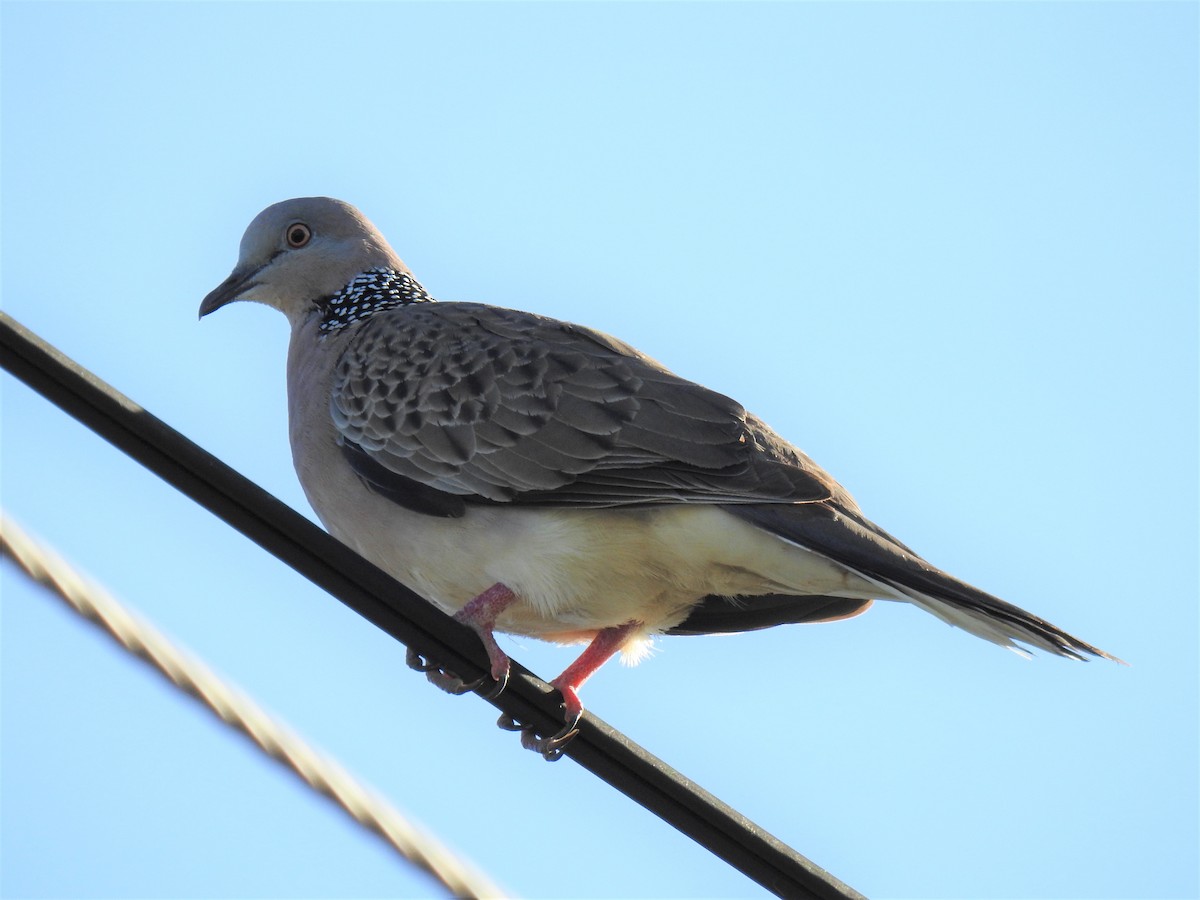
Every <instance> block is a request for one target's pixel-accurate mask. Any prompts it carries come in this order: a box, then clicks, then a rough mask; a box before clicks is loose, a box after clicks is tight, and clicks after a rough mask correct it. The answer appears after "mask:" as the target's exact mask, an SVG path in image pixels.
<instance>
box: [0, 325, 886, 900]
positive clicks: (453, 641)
mask: <svg viewBox="0 0 1200 900" xmlns="http://www.w3.org/2000/svg"><path fill="white" fill-rule="evenodd" d="M0 349H2V350H3V356H2V358H0V362H2V363H3V365H4V368H6V369H7V370H8V371H10V372H11V373H13V374H14V375H15V376H16V377H18V378H20V379H21V380H22V381H24V382H25V383H26V384H28V385H29V386H30V387H32V388H33V389H34V390H36V391H38V392H39V393H41V394H42V395H43V396H44V397H46V398H47V399H48V400H50V401H51V402H53V403H55V404H56V405H58V406H59V407H60V408H61V409H63V410H64V411H65V412H67V413H69V414H70V415H72V416H74V417H75V418H76V419H78V420H79V421H80V422H82V423H83V424H84V425H86V426H88V427H89V428H91V429H92V430H93V431H95V432H96V433H97V434H99V435H100V436H101V437H103V438H104V439H105V440H107V441H109V442H110V443H111V444H113V445H114V446H115V447H117V448H119V449H120V450H122V451H124V452H125V453H127V454H129V456H131V457H133V458H134V459H135V460H137V461H138V462H140V463H141V464H142V465H144V466H145V467H146V468H148V469H150V470H151V471H152V472H154V473H155V474H156V475H158V476H159V477H160V478H162V479H163V480H164V481H166V482H167V483H169V484H171V485H173V486H174V487H176V488H177V489H178V490H180V491H182V492H183V493H184V494H187V495H188V496H189V497H191V498H192V499H193V500H195V501H196V502H197V503H199V504H200V505H201V506H204V507H205V508H206V509H208V510H210V511H211V512H212V513H214V514H215V515H217V516H219V517H220V518H221V519H223V520H224V521H225V522H227V523H228V524H229V525H231V526H233V527H234V528H236V529H237V530H238V531H240V532H242V533H243V534H244V535H246V536H247V537H249V538H250V539H251V540H253V541H255V542H256V543H257V544H258V545H259V546H261V547H262V548H263V549H264V550H266V551H268V552H269V553H272V554H273V555H275V556H276V557H277V558H279V559H280V560H282V561H283V562H285V563H287V564H288V565H289V566H291V567H292V568H293V569H295V570H296V571H297V572H299V573H300V574H301V575H304V576H305V577H306V578H308V579H309V580H310V581H312V582H313V583H314V584H316V585H318V586H319V587H322V588H324V589H325V590H326V591H328V592H329V593H330V594H332V595H333V596H334V597H336V598H337V599H338V600H340V601H341V602H342V603H344V604H346V605H347V606H349V607H350V608H351V609H353V610H354V611H355V612H357V613H358V614H359V615H361V616H363V617H364V618H365V619H367V620H368V621H370V622H372V623H373V624H374V625H376V626H377V627H378V628H380V629H382V630H383V631H386V632H387V633H388V634H390V635H391V636H392V637H394V638H395V639H396V640H398V641H400V642H402V643H404V644H406V645H408V646H409V647H410V648H412V649H413V650H416V651H417V652H418V653H420V654H421V655H422V656H423V657H425V658H426V659H432V660H436V661H437V662H438V663H440V664H442V665H444V666H445V667H446V668H447V669H449V670H451V671H453V672H455V673H456V674H458V675H459V676H461V677H462V678H463V679H464V680H467V681H470V680H472V679H475V678H479V677H480V676H482V675H484V674H486V673H487V672H489V671H490V665H489V663H488V660H487V654H486V653H485V651H484V649H483V645H482V644H481V643H480V641H479V638H478V637H477V636H476V635H475V633H474V632H473V631H471V630H470V629H469V628H467V627H466V626H464V625H461V624H459V623H458V622H455V621H454V620H453V619H451V618H450V617H449V616H447V615H445V614H444V613H442V612H441V611H440V610H438V609H437V608H436V607H434V606H433V605H432V604H430V603H427V602H425V601H424V600H423V599H421V598H420V597H419V596H418V595H416V594H414V593H413V592H412V591H410V590H408V589H407V588H406V587H404V586H403V585H402V584H400V583H399V582H398V581H396V580H395V579H393V578H391V577H390V576H389V575H387V574H386V573H385V572H383V571H382V570H380V569H378V568H376V567H375V566H373V565H371V564H370V563H369V562H367V561H366V560H365V559H363V558H362V557H360V556H359V555H358V554H356V553H354V551H352V550H351V549H350V548H349V547H347V546H346V545H344V544H342V543H340V542H339V541H337V540H335V539H334V538H332V537H331V536H330V535H328V534H326V533H325V532H324V531H322V530H321V529H319V528H318V527H317V526H316V525H314V524H313V523H312V522H310V521H308V520H307V519H306V518H304V517H303V516H301V515H300V514H299V513H297V512H296V511H295V510H293V509H290V508H289V507H288V506H286V505H285V504H283V503H281V502H279V500H277V499H276V498H275V497H273V496H271V495H270V494H269V493H267V492H266V491H264V490H263V489H262V488H260V487H259V486H258V485H256V484H254V482H252V481H249V480H248V479H246V478H244V477H243V476H242V475H240V474H239V473H238V472H236V471H234V470H233V469H232V468H230V467H229V466H227V465H226V464H225V463H223V462H221V460H219V459H217V458H216V457H215V456H213V455H212V454H210V453H208V452H207V451H205V450H204V449H202V448H201V447H198V446H197V445H196V444H194V443H192V442H191V441H189V440H188V439H187V438H185V437H184V436H183V435H181V434H180V433H179V432H177V431H175V430H174V429H172V428H170V427H169V426H167V425H166V424H165V423H163V422H162V421H160V420H159V419H157V418H155V417H154V416H152V415H150V413H148V412H146V411H145V410H144V409H142V408H141V407H140V406H138V405H137V404H136V403H134V402H133V401H131V400H130V399H129V398H128V397H125V396H124V395H122V394H121V393H120V392H118V391H116V390H115V389H114V388H112V387H110V386H109V385H107V384H105V383H104V382H103V381H101V380H100V379H98V378H97V377H96V376H95V375H93V374H92V373H91V372H89V371H88V370H86V369H84V368H83V367H82V366H80V365H79V364H78V363H76V362H74V361H73V360H71V359H69V358H68V357H66V356H65V355H64V354H62V353H61V352H60V351H58V350H57V349H55V348H54V347H52V346H50V345H49V344H47V343H46V342H45V341H43V340H41V339H40V338H39V337H37V336H36V335H35V334H33V333H32V332H30V331H29V330H28V329H26V328H24V327H23V326H21V325H19V324H18V323H17V322H15V321H14V320H13V319H12V318H11V317H10V316H8V315H7V314H5V313H0ZM486 699H487V702H489V703H491V704H492V705H493V706H495V707H496V708H498V709H500V710H501V711H502V712H504V714H505V715H506V716H507V717H510V718H512V719H513V720H515V721H517V722H520V723H528V724H531V725H533V726H535V727H536V728H537V729H538V730H539V733H541V734H552V733H554V732H555V731H557V730H558V729H559V728H560V727H561V725H562V721H561V718H560V705H559V695H558V693H557V691H554V690H553V689H551V688H550V686H549V685H547V684H546V683H545V682H543V681H541V680H540V679H538V678H537V677H536V676H534V675H533V673H531V672H530V671H529V670H528V669H525V668H524V667H522V666H521V665H519V664H518V663H516V662H515V661H514V662H513V666H512V673H511V676H510V678H509V683H508V687H507V688H506V689H505V691H504V692H503V693H502V694H500V695H499V696H498V697H494V698H486ZM768 725H769V723H767V722H766V720H765V719H764V722H763V727H764V728H766V727H768ZM565 755H566V756H569V757H570V758H571V759H573V760H574V761H575V762H577V763H579V765H581V766H583V767H584V768H586V769H588V770H589V771H591V772H592V773H593V774H595V775H597V776H598V777H600V778H602V779H604V780H605V781H607V782H608V783H609V784H610V785H612V786H613V787H615V788H616V789H617V790H619V791H621V792H622V793H624V794H625V795H626V796H628V797H630V798H631V799H632V800H634V801H635V802H637V803H639V804H641V805H642V806H643V807H645V808H646V809H648V810H650V811H651V812H652V813H654V814H655V815H657V816H659V817H660V818H662V819H663V820H664V821H666V822H668V823H669V824H671V825H672V826H674V827H675V828H677V829H678V830H679V831H681V832H683V833H684V834H686V835H687V836H688V837H690V838H692V839H693V840H694V841H696V842H697V843H698V844H700V845H701V846H703V847H705V848H706V849H707V850H709V851H710V852H711V853H713V854H715V855H717V856H719V857H720V858H721V859H723V860H725V861H726V862H727V863H729V864H730V865H731V866H733V867H734V868H736V869H738V871H740V872H742V873H743V874H745V875H746V876H747V877H749V878H752V879H753V880H754V881H756V882H758V883H759V884H760V885H762V886H763V887H765V888H766V889H767V890H769V891H771V892H773V893H775V894H777V895H779V896H781V897H788V898H807V897H811V898H819V900H847V898H861V897H862V895H861V894H859V893H858V892H857V891H855V890H854V889H853V888H850V887H848V886H847V885H845V884H843V883H842V882H841V881H839V880H838V879H837V878H834V877H833V876H832V875H830V874H829V873H828V872H826V871H825V870H824V869H822V868H821V867H820V866H818V865H816V864H815V863H813V862H812V861H811V860H809V859H807V858H805V857H804V856H802V855H801V854H799V853H797V852H796V851H795V850H793V849H792V848H791V847H789V846H788V845H787V844H785V843H783V842H782V841H780V840H779V839H778V838H776V837H775V836H774V835H772V834H770V833H769V832H767V831H764V830H763V829H762V828H760V827H758V826H757V825H755V824H754V823H753V822H751V821H750V820H749V819H747V818H746V817H745V816H743V815H741V814H740V813H739V812H737V810H735V809H733V808H731V807H730V806H729V805H727V804H725V803H722V802H721V801H720V800H718V799H717V798H716V797H714V796H713V795H712V794H710V793H708V792H707V791H705V790H703V789H702V788H700V787H699V786H698V785H696V784H695V783H694V782H692V781H691V780H689V779H687V778H685V777H684V776H683V775H681V774H680V773H679V772H676V771H675V770H674V769H672V768H671V767H670V766H668V765H667V764H666V763H664V762H663V761H662V760H660V759H658V758H657V757H655V756H654V755H653V754H651V753H648V752H647V751H646V750H645V749H643V748H642V747H640V746H638V745H637V744H635V743H634V742H632V741H630V740H629V739H628V738H627V737H625V736H624V735H623V734H621V733H620V732H618V731H616V730H615V729H613V728H612V727H611V726H609V725H607V724H606V723H605V722H603V721H602V720H600V719H599V718H597V717H596V716H594V715H592V714H590V713H587V714H585V715H584V717H583V719H582V720H581V721H580V723H579V735H578V736H577V737H576V738H575V739H574V740H573V741H571V743H570V744H568V745H567V748H566V754H565Z"/></svg>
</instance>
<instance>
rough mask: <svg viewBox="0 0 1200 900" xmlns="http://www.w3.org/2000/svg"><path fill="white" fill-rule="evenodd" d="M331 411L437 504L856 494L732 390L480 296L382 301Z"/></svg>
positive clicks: (345, 359)
mask: <svg viewBox="0 0 1200 900" xmlns="http://www.w3.org/2000/svg"><path fill="white" fill-rule="evenodd" d="M330 411H331V414H332V417H333V421H334V424H335V426H336V427H337V430H338V432H339V433H340V435H341V438H342V440H343V444H344V449H345V452H346V456H347V458H348V459H349V461H350V463H351V465H353V466H354V468H355V470H356V471H357V472H358V473H359V474H360V475H361V476H362V477H363V478H364V479H365V480H366V481H367V482H368V483H369V484H370V485H371V486H372V487H374V488H375V489H377V490H379V491H381V492H382V493H385V494H388V495H389V496H391V497H392V498H393V499H395V500H397V502H401V503H404V504H405V505H408V506H410V507H412V508H414V509H418V510H420V511H422V512H429V513H431V514H435V515H461V513H462V504H464V503H467V502H492V503H519V504H523V505H557V506H568V507H605V506H621V505H645V504H675V503H692V502H703V503H752V502H785V503H786V502H805V501H808V502H811V501H819V500H824V499H827V498H829V497H831V496H839V497H840V496H842V495H844V492H843V491H842V490H841V488H840V487H839V486H838V485H837V484H836V483H835V482H834V481H833V479H832V478H830V477H829V476H828V475H827V474H826V473H825V472H823V471H822V470H821V469H820V468H819V467H817V466H816V465H815V464H814V463H812V461H811V460H809V459H808V458H807V457H805V456H803V454H800V453H799V452H798V451H796V450H794V448H791V447H790V446H789V445H787V444H786V443H785V442H784V441H782V439H780V438H778V436H776V435H774V434H773V433H772V432H771V431H770V429H768V428H767V427H766V426H765V425H763V424H762V423H761V422H759V420H757V419H755V418H754V417H753V416H751V415H749V414H747V413H746V411H745V410H744V409H742V407H741V406H740V405H739V404H737V403H736V402H734V401H733V400H731V399H729V398H728V397H725V396H723V395H721V394H718V393H715V392H713V391H710V390H708V389H706V388H703V387H701V386H700V385H697V384H694V383H692V382H689V381H686V380H684V379H682V378H680V377H678V376H677V375H674V374H673V373H671V372H669V371H668V370H667V369H665V368H663V367H662V366H661V365H659V364H658V363H657V362H655V361H654V360H652V359H650V358H648V357H646V356H644V355H642V354H640V353H638V352H637V351H636V350H634V349H633V348H631V347H629V346H627V345H625V344H622V343H621V342H619V341H617V340H615V339H613V338H610V337H608V336H607V335H603V334H601V333H599V332H595V331H591V330H589V329H585V328H582V327H579V326H575V325H569V324H567V323H564V322H559V321H555V320H553V319H547V318H543V317H541V316H536V315H533V314H531V313H523V312H518V311H514V310H508V309H501V308H497V307H491V306H484V305H479V304H470V303H428V304H419V305H412V306H407V307H403V308H400V309H397V310H394V311H390V312H388V313H384V314H379V315H376V316H373V317H372V318H371V319H370V320H368V321H367V322H365V323H364V324H363V325H362V326H361V327H360V328H359V329H358V330H357V331H356V332H355V333H354V334H353V336H352V337H351V338H350V341H349V343H348V345H347V347H346V348H345V350H344V351H343V353H342V355H341V357H340V358H339V361H338V363H337V365H336V370H335V377H334V385H333V391H332V396H331V403H330ZM847 500H848V497H847ZM849 502H851V503H852V501H849Z"/></svg>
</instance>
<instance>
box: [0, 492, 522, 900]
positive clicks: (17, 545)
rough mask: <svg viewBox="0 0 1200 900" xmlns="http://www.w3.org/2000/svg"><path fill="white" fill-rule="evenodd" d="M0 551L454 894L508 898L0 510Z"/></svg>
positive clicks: (343, 770) (432, 838) (377, 796)
mask: <svg viewBox="0 0 1200 900" xmlns="http://www.w3.org/2000/svg"><path fill="white" fill-rule="evenodd" d="M0 555H3V556H7V557H9V558H11V559H12V560H13V562H15V563H16V564H17V566H19V567H20V568H21V569H22V570H23V571H24V572H25V574H26V575H28V576H29V577H30V578H31V579H33V581H35V582H37V583H38V584H40V585H42V586H43V587H45V588H47V589H48V590H50V591H52V592H53V593H54V594H56V595H58V596H59V597H60V598H62V599H63V600H65V601H66V603H67V605H68V606H69V607H70V608H71V609H73V610H74V611H75V612H77V613H79V615H81V616H83V617H84V618H85V619H88V620H89V621H91V622H94V623H95V624H97V625H99V626H100V627H101V628H103V629H104V630H105V631H106V632H107V633H108V634H109V635H110V636H111V637H112V638H113V639H114V640H116V642H117V643H118V644H119V645H120V646H121V647H123V648H124V649H125V650H127V651H129V652H130V653H132V654H133V655H134V656H137V657H139V658H141V659H142V660H144V661H146V662H148V663H149V664H150V665H151V666H153V667H154V668H155V669H157V670H158V671H159V672H160V673H162V675H164V676H165V677H166V678H167V680H168V681H170V682H171V683H172V684H173V685H175V687H177V688H179V689H180V690H181V691H184V692H185V693H187V694H190V695H191V696H192V697H194V698H196V699H197V700H199V701H200V702H201V703H203V704H204V705H205V706H206V707H207V708H208V709H209V710H211V711H212V712H213V713H215V714H216V715H217V716H218V717H219V718H220V719H221V720H222V721H223V722H224V723H225V724H226V725H228V726H229V727H231V728H233V729H235V730H236V731H240V732H242V733H243V734H245V735H246V736H247V737H249V738H250V740H252V741H253V742H254V743H255V744H256V745H257V746H258V747H259V749H261V750H262V751H263V752H264V753H266V754H267V755H268V756H270V757H272V758H273V759H275V760H277V761H278V762H280V763H282V764H283V765H285V766H287V767H288V768H289V769H291V770H292V771H293V772H295V773H296V775H298V776H300V778H301V780H303V781H304V783H305V784H307V785H308V786H309V787H310V788H312V789H313V790H314V791H317V792H318V793H320V794H324V795H325V796H326V797H328V798H330V799H331V800H333V801H334V802H335V803H337V804H338V806H340V807H342V809H344V810H345V811H346V812H347V813H348V814H349V815H350V816H351V818H353V819H354V821H355V822H357V823H358V824H359V825H361V826H362V827H363V828H366V829H368V830H370V831H373V832H375V833H376V834H378V835H379V836H380V837H382V838H383V839H384V840H385V841H387V843H388V844H390V845H391V847H392V848H393V849H394V850H395V851H396V852H397V853H399V854H400V856H402V857H403V858H404V859H405V860H407V861H408V862H410V863H412V864H413V865H414V866H417V867H418V868H420V869H422V870H424V871H425V872H427V873H428V874H429V875H431V876H433V877H434V878H436V879H437V880H438V881H439V882H441V883H442V885H443V886H444V887H445V888H446V890H447V891H448V892H450V894H451V895H453V896H455V897H467V898H490V897H503V896H505V895H504V893H503V892H502V891H501V890H500V889H499V888H498V887H496V886H495V885H494V884H492V882H491V881H489V880H488V879H487V878H486V877H485V876H484V875H482V874H480V873H479V872H477V871H476V870H475V869H474V868H473V867H472V866H470V865H469V864H468V863H466V862H465V861H463V860H461V859H459V858H458V857H457V856H456V855H455V854H454V853H452V852H451V851H450V850H448V849H447V848H446V847H444V846H443V845H442V844H441V843H439V842H438V841H437V840H436V839H435V838H434V837H432V836H431V835H429V834H428V833H426V832H424V831H423V830H422V829H421V828H419V827H417V826H416V825H414V824H412V823H411V822H409V821H408V820H407V819H405V817H404V816H402V815H401V814H400V813H399V812H397V811H396V810H395V809H394V808H393V807H392V806H390V805H389V804H388V803H387V801H386V800H384V799H383V798H382V797H380V796H379V795H378V794H376V793H374V792H373V791H371V790H370V789H369V788H367V787H365V786H364V785H363V784H361V783H360V782H359V781H357V780H356V779H355V778H354V776H352V775H351V774H350V773H349V772H347V771H346V770H345V769H343V768H342V767H341V766H340V765H338V764H337V763H336V762H335V761H334V760H332V759H330V758H329V757H328V756H325V755H324V754H321V753H318V752H317V751H316V750H315V749H313V748H312V747H311V746H309V745H308V744H307V743H306V742H305V741H304V739H303V738H301V737H300V736H299V735H297V734H296V733H295V732H293V731H291V730H290V729H289V728H287V727H286V726H285V725H283V724H282V723H281V722H279V721H278V720H275V719H273V718H271V716H269V715H268V714H267V713H266V712H265V711H264V710H263V709H262V708H261V707H259V706H258V704H256V703H255V702H254V701H253V700H251V699H250V698H249V697H248V696H247V695H246V694H244V693H243V692H242V691H240V690H238V689H237V688H235V687H233V686H232V685H230V684H227V683H226V682H224V681H222V680H221V679H220V678H219V677H217V675H215V674H214V673H213V672H212V670H211V669H209V668H208V667H207V666H206V665H204V663H202V662H201V661H200V660H198V659H197V658H196V657H194V656H192V655H191V654H188V653H186V652H185V651H183V650H181V649H180V648H178V647H176V646H175V645H174V644H172V643H171V642H170V641H169V640H168V639H167V638H166V637H164V636H163V635H162V634H161V633H160V632H159V631H157V630H156V629H155V628H154V627H153V626H151V625H150V624H149V623H148V622H146V621H145V620H144V619H142V618H141V617H139V616H137V615H135V614H134V613H132V612H130V611H129V610H128V609H126V608H125V607H124V606H123V605H122V604H121V603H120V602H119V601H118V600H116V599H115V598H114V597H113V596H112V595H111V594H109V593H108V592H107V591H105V590H104V589H103V588H102V587H100V586H99V585H98V584H96V583H95V582H93V581H91V580H90V579H88V578H86V577H85V576H84V575H82V574H81V573H79V572H78V571H77V570H75V569H74V568H73V567H72V566H71V565H70V564H69V563H67V562H66V561H65V560H64V559H63V558H62V557H60V556H59V555H58V554H56V553H55V552H54V551H52V550H51V549H49V548H48V547H47V546H46V545H45V544H44V543H41V542H39V541H35V540H34V539H33V538H31V537H30V536H29V535H28V534H27V533H26V532H25V531H24V530H23V529H22V528H21V527H20V526H18V525H17V523H16V522H14V521H13V520H12V518H10V517H9V516H8V515H7V514H6V513H5V512H4V511H3V510H2V509H0Z"/></svg>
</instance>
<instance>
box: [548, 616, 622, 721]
mask: <svg viewBox="0 0 1200 900" xmlns="http://www.w3.org/2000/svg"><path fill="white" fill-rule="evenodd" d="M641 624H642V623H641V622H626V623H625V624H624V625H614V626H613V627H612V628H603V629H601V630H600V631H599V632H597V633H596V636H595V637H594V638H592V642H591V643H590V644H588V646H587V649H586V650H584V651H583V653H581V654H579V658H578V659H577V660H575V662H573V663H571V665H569V666H567V668H566V671H564V672H563V673H562V674H561V675H559V676H558V677H557V678H555V679H554V680H553V681H551V682H550V686H551V687H553V688H557V689H558V692H559V693H560V694H562V695H563V708H564V709H565V710H566V715H565V716H564V717H563V718H565V719H566V720H567V722H568V723H569V725H568V728H571V727H574V725H575V723H576V722H577V721H579V717H580V716H581V715H583V704H582V703H581V702H580V700H579V688H581V687H582V686H583V683H584V682H585V681H587V680H588V679H589V678H591V677H592V675H594V674H595V673H596V671H597V670H598V669H599V668H600V667H601V666H602V665H604V664H605V663H606V662H608V661H609V660H610V659H612V658H613V655H614V654H615V653H617V651H619V650H620V649H621V648H622V647H624V646H625V644H626V643H627V642H628V641H629V638H630V636H631V635H632V634H633V631H634V629H635V628H637V627H639V626H640V625H641Z"/></svg>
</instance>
